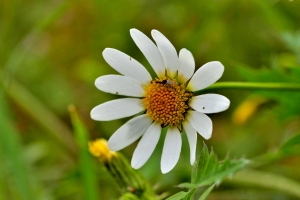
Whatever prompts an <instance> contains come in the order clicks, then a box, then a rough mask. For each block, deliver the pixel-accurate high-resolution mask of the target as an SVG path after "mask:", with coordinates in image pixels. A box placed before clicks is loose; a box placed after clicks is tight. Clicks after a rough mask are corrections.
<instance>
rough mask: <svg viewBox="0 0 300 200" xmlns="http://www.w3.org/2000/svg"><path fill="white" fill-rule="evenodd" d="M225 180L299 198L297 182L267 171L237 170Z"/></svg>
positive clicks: (299, 191) (299, 190) (299, 192)
mask: <svg viewBox="0 0 300 200" xmlns="http://www.w3.org/2000/svg"><path fill="white" fill-rule="evenodd" d="M225 182H226V183H233V184H237V185H250V186H256V187H262V188H268V189H272V190H276V191H282V192H284V193H286V194H290V195H292V196H295V197H298V198H300V184H299V183H298V182H296V181H294V180H292V179H289V178H287V177H284V176H280V175H276V174H272V173H268V172H262V171H257V170H250V169H247V170H242V171H239V172H237V173H236V174H235V175H234V176H233V177H232V178H231V179H225V181H224V183H225Z"/></svg>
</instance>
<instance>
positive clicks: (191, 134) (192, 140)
mask: <svg viewBox="0 0 300 200" xmlns="http://www.w3.org/2000/svg"><path fill="white" fill-rule="evenodd" d="M182 125H183V128H184V130H185V133H186V136H187V138H188V141H189V145H190V162H191V165H193V164H194V162H195V158H196V145H197V132H196V130H195V129H194V128H193V127H192V125H191V124H190V123H189V122H188V121H184V122H183V123H182Z"/></svg>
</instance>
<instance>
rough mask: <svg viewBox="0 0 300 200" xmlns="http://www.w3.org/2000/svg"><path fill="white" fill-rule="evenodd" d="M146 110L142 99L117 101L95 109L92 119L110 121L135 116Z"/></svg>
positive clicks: (92, 112)
mask: <svg viewBox="0 0 300 200" xmlns="http://www.w3.org/2000/svg"><path fill="white" fill-rule="evenodd" d="M144 109H145V108H144V105H143V103H142V100H141V99H135V98H124V99H116V100H112V101H108V102H105V103H103V104H100V105H98V106H96V107H95V108H93V109H92V111H91V118H92V119H94V120H98V121H110V120H114V119H120V118H124V117H129V116H132V115H135V114H137V113H139V112H141V111H143V110H144Z"/></svg>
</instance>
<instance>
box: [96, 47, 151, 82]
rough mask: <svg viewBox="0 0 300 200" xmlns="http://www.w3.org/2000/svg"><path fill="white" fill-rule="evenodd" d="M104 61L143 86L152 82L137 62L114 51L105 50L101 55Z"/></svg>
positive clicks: (144, 69)
mask: <svg viewBox="0 0 300 200" xmlns="http://www.w3.org/2000/svg"><path fill="white" fill-rule="evenodd" d="M102 55H103V57H104V59H105V61H106V62H107V63H108V64H109V65H110V66H111V67H112V68H114V69H115V70H116V71H118V72H119V73H121V74H123V75H125V76H129V77H131V78H133V79H135V80H137V81H139V82H141V83H143V84H149V83H150V81H151V80H152V78H151V76H150V74H149V72H148V71H147V70H146V68H145V67H144V66H143V65H141V64H140V63H139V62H138V61H136V60H135V59H133V58H132V57H130V56H128V55H126V54H125V53H123V52H121V51H118V50H116V49H111V48H106V49H104V51H103V53H102Z"/></svg>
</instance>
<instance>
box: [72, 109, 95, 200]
mask: <svg viewBox="0 0 300 200" xmlns="http://www.w3.org/2000/svg"><path fill="white" fill-rule="evenodd" d="M69 111H70V115H71V119H72V125H73V128H74V133H75V141H76V143H77V146H78V151H79V153H78V155H79V157H78V162H79V172H80V179H81V180H82V181H81V183H82V184H83V186H84V190H85V198H86V199H87V200H96V199H100V198H99V197H100V196H99V194H98V190H97V185H96V183H97V175H96V171H95V167H94V165H93V163H92V156H91V155H90V153H89V152H88V142H89V133H88V131H87V129H86V127H85V125H84V124H83V123H82V121H81V120H80V118H79V116H78V114H77V112H76V109H75V107H74V106H70V108H69Z"/></svg>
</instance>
